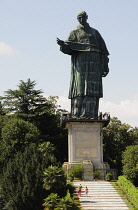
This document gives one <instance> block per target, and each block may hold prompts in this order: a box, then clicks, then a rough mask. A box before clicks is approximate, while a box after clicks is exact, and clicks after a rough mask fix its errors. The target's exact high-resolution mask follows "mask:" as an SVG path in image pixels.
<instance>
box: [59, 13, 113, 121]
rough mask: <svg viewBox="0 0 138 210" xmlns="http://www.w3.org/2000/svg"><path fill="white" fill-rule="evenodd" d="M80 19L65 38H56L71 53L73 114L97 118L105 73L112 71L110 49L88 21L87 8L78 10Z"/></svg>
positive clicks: (80, 116)
mask: <svg viewBox="0 0 138 210" xmlns="http://www.w3.org/2000/svg"><path fill="white" fill-rule="evenodd" d="M77 19H78V21H79V25H78V26H77V28H76V29H75V30H73V31H71V32H70V35H69V37H68V39H67V40H66V41H62V40H60V39H58V38H57V44H59V45H60V50H61V51H62V52H63V53H65V54H68V55H71V80H70V89H69V98H70V99H71V117H72V118H76V119H79V118H80V119H82V118H83V119H91V118H92V119H97V118H98V109H99V98H102V97H103V89H102V77H105V76H106V75H107V74H108V72H109V68H108V62H109V58H108V55H109V52H108V50H107V47H106V44H105V42H104V40H103V38H102V37H101V35H100V33H99V32H98V31H97V30H96V29H94V28H91V27H90V26H89V24H88V23H87V19H88V15H87V14H86V12H85V11H81V12H79V13H78V15H77Z"/></svg>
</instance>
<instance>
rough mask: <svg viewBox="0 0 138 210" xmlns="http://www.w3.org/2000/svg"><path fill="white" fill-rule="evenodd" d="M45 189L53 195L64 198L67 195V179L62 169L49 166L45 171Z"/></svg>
mask: <svg viewBox="0 0 138 210" xmlns="http://www.w3.org/2000/svg"><path fill="white" fill-rule="evenodd" d="M43 182H44V184H43V187H44V188H45V189H46V190H48V191H49V192H51V193H57V194H58V195H59V196H61V197H62V196H64V195H65V193H66V177H65V173H64V171H63V169H62V168H60V167H58V166H49V167H48V168H46V169H45V170H44V178H43Z"/></svg>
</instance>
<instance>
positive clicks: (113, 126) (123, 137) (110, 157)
mask: <svg viewBox="0 0 138 210" xmlns="http://www.w3.org/2000/svg"><path fill="white" fill-rule="evenodd" d="M136 142H137V143H138V130H137V129H136V128H135V129H134V128H132V127H131V126H130V125H128V124H125V123H123V124H122V123H121V121H120V120H118V119H117V118H115V117H114V118H111V121H110V123H109V125H108V126H107V127H106V128H104V129H103V143H104V145H103V149H104V155H103V156H104V161H105V162H108V163H109V165H110V167H111V168H115V169H118V172H119V173H121V171H122V161H121V160H122V152H123V151H125V149H126V147H127V146H130V145H134V144H135V143H136Z"/></svg>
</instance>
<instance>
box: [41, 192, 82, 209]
mask: <svg viewBox="0 0 138 210" xmlns="http://www.w3.org/2000/svg"><path fill="white" fill-rule="evenodd" d="M44 201H45V202H44V203H43V206H44V207H45V210H52V209H55V210H79V209H80V203H79V200H76V199H75V197H71V195H70V193H69V192H67V195H66V196H65V197H62V198H59V196H58V194H57V193H55V194H54V193H51V194H50V195H49V196H48V197H47V198H46V199H44Z"/></svg>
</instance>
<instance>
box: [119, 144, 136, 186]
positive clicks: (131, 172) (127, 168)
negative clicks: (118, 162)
mask: <svg viewBox="0 0 138 210" xmlns="http://www.w3.org/2000/svg"><path fill="white" fill-rule="evenodd" d="M122 163H123V174H124V175H125V176H126V178H127V179H129V180H130V181H132V182H133V183H134V185H136V186H138V145H134V146H129V147H127V148H126V150H125V152H123V159H122Z"/></svg>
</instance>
